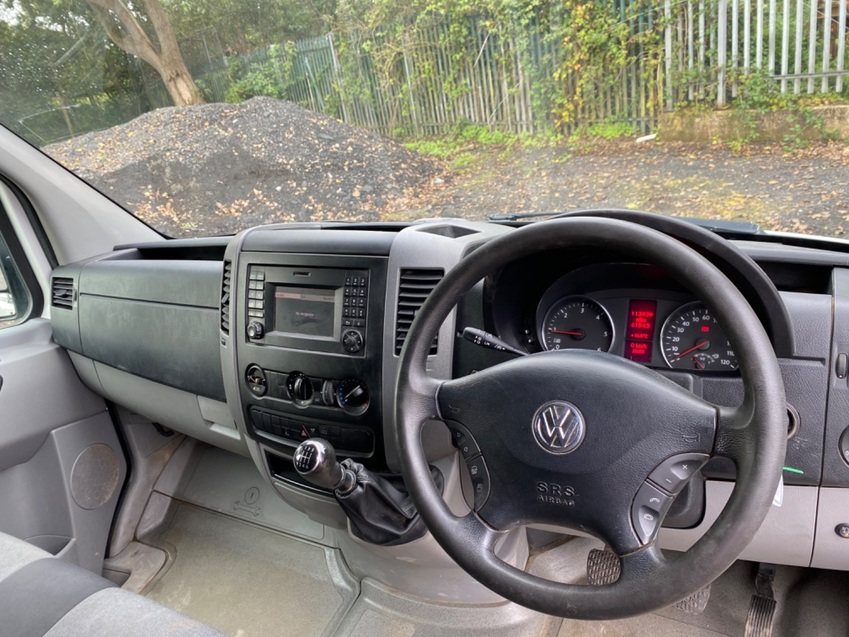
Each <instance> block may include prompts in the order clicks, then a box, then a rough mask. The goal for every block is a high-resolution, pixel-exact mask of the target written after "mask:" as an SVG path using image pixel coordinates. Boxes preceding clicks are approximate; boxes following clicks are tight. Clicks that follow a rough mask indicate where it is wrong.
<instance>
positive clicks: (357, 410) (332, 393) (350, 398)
mask: <svg viewBox="0 0 849 637" xmlns="http://www.w3.org/2000/svg"><path fill="white" fill-rule="evenodd" d="M245 383H246V384H247V387H248V389H249V390H250V392H251V394H253V395H254V396H256V397H257V398H262V397H264V396H268V397H270V398H276V399H278V400H284V401H287V402H291V403H293V404H294V405H296V406H297V407H309V406H311V405H316V406H321V407H330V408H331V409H341V410H343V411H345V412H346V413H348V414H351V415H355V416H359V415H361V414H363V413H365V411H366V410H367V409H368V407H369V403H370V398H369V392H368V388H367V387H366V384H365V383H364V382H363V381H361V380H357V379H356V378H344V379H341V380H335V379H329V378H315V377H312V376H308V375H307V374H304V373H303V372H299V371H292V372H278V371H273V370H268V369H263V368H262V367H260V366H259V365H249V366H248V368H247V370H246V371H245Z"/></svg>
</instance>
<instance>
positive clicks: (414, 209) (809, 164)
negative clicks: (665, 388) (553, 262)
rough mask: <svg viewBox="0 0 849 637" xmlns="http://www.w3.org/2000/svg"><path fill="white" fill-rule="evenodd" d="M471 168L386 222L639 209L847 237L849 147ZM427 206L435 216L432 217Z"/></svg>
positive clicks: (589, 154)
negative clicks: (429, 218) (549, 212)
mask: <svg viewBox="0 0 849 637" xmlns="http://www.w3.org/2000/svg"><path fill="white" fill-rule="evenodd" d="M473 152H475V153H478V155H482V156H479V160H478V161H477V162H476V163H475V164H474V165H473V167H472V168H470V169H468V170H467V171H464V172H462V173H460V174H455V175H454V176H453V177H451V176H450V175H449V176H448V177H447V178H446V180H445V181H444V182H443V183H441V184H440V183H438V182H437V183H433V184H431V186H429V187H428V188H427V190H426V191H425V192H423V193H422V196H421V197H420V198H419V200H417V201H415V202H405V203H406V205H407V207H408V208H407V210H404V209H401V208H395V209H391V210H389V211H387V212H385V213H384V217H386V218H415V217H417V216H421V215H423V214H427V215H428V216H436V215H444V216H459V217H467V218H482V217H486V216H487V215H489V214H492V213H498V212H537V211H542V212H544V211H565V210H574V209H579V208H601V207H618V208H635V209H642V210H649V211H653V212H660V213H664V214H671V215H678V216H704V217H718V218H724V219H742V220H748V221H752V222H755V223H757V224H759V225H760V226H761V227H763V228H764V229H767V230H781V231H790V232H803V233H815V234H825V235H829V236H840V237H849V145H847V144H845V143H832V144H822V145H814V146H810V147H808V148H805V149H800V150H796V151H793V152H789V153H788V152H785V151H783V150H782V149H779V148H763V147H755V148H752V149H749V151H748V152H732V151H731V150H728V149H726V148H722V147H719V146H712V145H698V144H660V143H655V142H648V143H643V144H637V143H635V142H634V141H633V140H627V141H621V142H613V143H603V144H596V145H589V146H584V147H582V148H575V147H572V148H570V147H567V146H562V147H558V148H553V149H542V150H539V149H533V150H522V151H519V152H514V153H511V154H508V153H505V152H503V151H500V152H499V151H493V150H491V149H489V150H477V151H473ZM428 208H429V210H428Z"/></svg>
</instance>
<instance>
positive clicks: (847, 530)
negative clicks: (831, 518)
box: [834, 522, 849, 540]
mask: <svg viewBox="0 0 849 637" xmlns="http://www.w3.org/2000/svg"><path fill="white" fill-rule="evenodd" d="M834 532H835V533H837V535H839V536H840V537H842V538H843V539H844V540H849V524H846V523H845V522H844V523H843V524H838V525H837V526H836V527H834Z"/></svg>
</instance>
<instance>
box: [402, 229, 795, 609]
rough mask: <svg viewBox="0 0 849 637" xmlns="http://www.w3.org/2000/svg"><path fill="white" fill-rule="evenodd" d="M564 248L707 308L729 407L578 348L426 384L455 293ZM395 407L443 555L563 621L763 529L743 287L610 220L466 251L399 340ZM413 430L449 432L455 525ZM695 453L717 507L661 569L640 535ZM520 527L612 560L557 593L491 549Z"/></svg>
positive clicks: (652, 524) (758, 423)
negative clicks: (713, 475) (631, 264)
mask: <svg viewBox="0 0 849 637" xmlns="http://www.w3.org/2000/svg"><path fill="white" fill-rule="evenodd" d="M570 247H597V248H600V249H607V250H614V251H618V252H620V253H624V254H627V255H630V256H633V257H634V258H635V259H637V260H639V261H644V262H648V263H654V264H656V265H658V266H660V267H662V268H663V269H664V270H665V271H666V272H667V273H668V274H670V275H671V276H673V277H675V278H676V279H677V280H678V281H679V282H680V283H681V284H683V285H684V286H685V287H687V288H688V289H689V290H690V291H691V292H692V293H693V294H694V295H696V297H697V298H699V299H700V300H701V301H703V302H704V303H705V304H706V305H708V307H710V309H711V311H712V312H713V313H714V315H715V316H716V317H717V318H718V320H719V322H720V324H721V325H722V327H723V329H724V330H725V333H726V334H727V336H728V338H729V340H730V341H731V344H732V346H733V347H734V350H735V352H736V353H737V357H738V360H739V364H740V374H741V376H742V379H743V385H744V390H745V397H744V400H743V403H742V405H741V406H739V407H736V408H728V407H720V406H717V405H713V404H711V403H708V402H706V401H704V400H702V399H701V398H699V397H697V396H695V395H694V394H692V393H690V392H689V391H687V390H685V389H684V388H682V387H680V386H679V385H677V384H675V383H673V382H672V381H671V380H669V379H667V378H665V377H663V376H661V375H660V374H658V373H657V372H655V371H653V370H651V369H648V368H646V367H643V366H642V365H639V364H637V363H634V362H631V361H628V360H625V359H623V358H621V357H618V356H614V355H611V354H606V353H601V352H595V351H585V350H560V351H548V352H541V353H537V354H532V355H530V356H525V357H522V358H517V359H514V360H511V361H508V362H505V363H501V364H498V365H495V366H493V367H490V368H488V369H485V370H482V371H480V372H478V373H475V374H472V375H470V376H466V377H463V378H458V379H455V380H448V381H438V380H435V379H433V378H431V377H430V376H428V375H427V373H426V371H425V363H426V359H427V355H428V350H429V349H430V346H431V343H432V342H433V339H434V337H435V335H436V334H437V331H438V329H439V327H440V325H441V324H442V322H443V321H444V320H445V318H446V317H447V316H448V314H449V312H450V311H451V309H452V308H453V307H454V306H455V305H456V304H457V303H458V302H459V301H460V299H461V298H462V296H463V295H464V294H465V293H466V292H467V291H468V290H470V289H471V288H472V287H473V286H474V285H475V284H476V283H477V282H479V281H480V280H481V279H483V278H484V277H485V276H487V275H489V274H492V273H494V272H495V271H497V269H498V268H499V267H501V266H502V265H504V264H505V263H508V262H510V261H512V260H514V259H518V258H521V257H524V256H527V255H530V254H533V253H535V252H538V251H543V250H550V249H558V248H560V249H563V248H570ZM395 410H396V423H397V425H396V426H397V430H396V435H397V444H398V451H399V454H400V460H401V469H402V473H403V476H404V480H405V482H406V485H407V487H408V489H409V491H410V494H411V496H412V499H413V501H414V503H415V505H416V507H417V508H418V511H419V513H420V514H421V516H422V519H423V520H424V523H425V525H426V526H427V528H428V529H429V530H430V531H431V533H432V534H433V536H434V538H435V539H436V540H437V542H438V543H439V544H440V545H441V546H442V548H443V549H444V550H445V551H446V552H447V553H448V554H449V555H450V556H451V557H452V558H453V559H454V560H455V561H456V562H457V563H458V564H459V565H460V566H461V567H462V568H463V569H464V570H465V571H467V572H468V573H469V574H470V575H471V576H472V577H474V578H475V579H477V580H478V581H479V582H481V583H482V584H484V585H485V586H487V587H488V588H490V589H491V590H493V591H495V592H496V593H498V594H500V595H501V596H503V597H505V598H507V599H509V600H512V601H514V602H516V603H518V604H521V605H523V606H526V607H528V608H531V609H534V610H537V611H540V612H543V613H547V614H550V615H558V616H561V617H570V618H576V619H615V618H620V617H628V616H631V615H636V614H640V613H645V612H648V611H651V610H655V609H658V608H662V607H665V606H668V605H670V604H673V603H675V602H677V601H679V600H680V599H683V598H685V597H687V596H688V595H691V594H692V593H694V592H696V591H697V590H699V589H700V588H702V587H703V586H705V585H707V584H708V583H710V582H712V581H713V580H714V579H716V578H717V577H718V576H719V575H720V574H721V573H722V572H723V571H724V570H725V569H727V568H728V567H729V566H730V565H731V564H732V563H733V562H734V560H735V559H736V558H737V556H738V555H739V554H740V553H741V552H742V550H743V549H744V548H745V547H746V546H747V544H748V543H749V542H750V541H751V539H752V537H753V536H754V534H755V532H756V531H757V530H758V528H759V527H760V525H761V523H762V522H763V519H764V517H765V516H766V514H767V511H768V510H769V507H770V504H771V502H772V499H773V496H774V494H775V490H776V487H777V485H778V481H779V477H780V475H781V470H782V465H783V461H784V454H785V447H786V423H785V418H786V406H785V399H784V386H783V383H782V379H781V373H780V371H779V367H778V362H777V360H776V357H775V354H774V352H773V348H772V345H771V344H770V341H769V339H768V337H767V335H766V333H765V332H764V329H763V326H762V325H761V323H760V321H759V320H758V318H757V316H756V315H755V313H754V312H753V311H752V309H751V307H750V306H749V305H748V303H747V302H746V300H745V299H744V297H743V296H742V294H741V293H740V292H739V291H738V290H737V288H736V287H734V285H733V284H732V283H731V282H730V281H729V280H728V279H727V278H726V277H725V275H723V274H722V273H721V272H720V271H719V270H718V269H717V268H716V267H714V266H713V265H712V264H711V263H710V262H709V261H708V260H707V259H705V258H704V257H703V256H701V255H699V254H698V253H696V252H694V251H693V250H692V249H690V248H689V247H687V246H686V245H685V244H683V243H681V242H679V241H677V240H675V239H672V238H670V237H668V236H667V235H664V234H662V233H660V232H657V231H655V230H652V229H650V228H647V227H644V226H640V225H637V224H634V223H630V222H625V221H619V220H615V219H603V218H589V217H586V218H571V219H558V220H551V221H545V222H540V223H535V224H532V225H528V226H524V227H522V228H520V229H518V230H515V231H513V232H510V233H507V234H505V235H503V236H501V237H499V238H496V239H494V240H492V241H490V242H488V243H486V244H485V245H483V246H481V247H479V248H478V249H477V250H475V251H474V252H472V253H471V254H469V255H468V256H466V257H465V258H464V259H463V260H462V261H461V262H460V263H459V264H458V265H457V266H456V267H454V268H453V269H452V270H451V271H450V272H448V274H447V275H446V276H445V278H444V279H443V280H442V281H441V282H440V283H439V285H438V286H437V287H436V288H435V289H434V291H433V292H432V293H431V294H430V295H429V297H428V299H427V300H426V302H425V303H424V305H423V306H422V308H421V310H420V311H419V312H418V314H417V316H416V318H415V320H414V321H413V324H412V326H411V328H410V331H409V333H408V334H407V339H406V342H405V344H404V348H403V350H402V352H401V360H400V365H399V372H398V379H397V384H396V388H395ZM429 419H436V420H441V421H444V422H445V423H446V424H447V425H448V427H449V429H451V431H452V435H453V436H454V437H455V440H457V441H458V442H459V445H458V446H459V448H460V449H461V450H462V451H463V455H464V457H465V459H466V463H467V466H468V467H469V471H470V474H471V477H472V485H473V490H474V507H473V510H472V511H471V512H470V513H469V514H467V515H465V516H462V517H460V516H456V515H454V514H453V513H452V512H451V511H450V510H449V508H448V507H447V506H446V504H445V502H444V501H443V499H442V496H441V495H440V493H439V492H438V491H437V490H436V488H435V487H434V485H433V482H432V479H431V474H430V470H429V468H428V463H427V460H426V458H425V454H424V450H423V447H422V442H421V428H422V425H423V423H424V422H425V421H426V420H429ZM712 456H723V457H726V458H731V459H732V460H733V461H734V463H735V464H736V468H737V478H736V483H735V486H734V489H733V492H732V494H731V497H730V499H729V500H728V502H727V504H726V506H725V508H724V509H723V511H722V513H721V514H720V516H719V518H718V519H717V520H716V522H715V523H714V524H713V525H712V526H711V528H710V529H709V530H708V531H707V532H706V533H705V534H704V535H703V536H702V538H701V539H700V540H699V541H698V542H697V543H696V544H695V545H694V546H693V547H691V548H690V549H689V550H688V551H686V552H685V553H682V554H680V555H678V556H677V557H676V558H675V559H668V558H667V557H665V556H664V555H663V554H662V553H661V551H660V549H659V547H658V546H657V543H656V539H655V538H656V534H657V531H658V529H659V527H660V523H661V521H662V519H663V516H664V515H665V513H666V511H667V510H668V508H669V505H670V503H671V502H672V500H673V498H674V496H675V495H676V494H677V493H678V492H679V491H680V490H681V488H683V486H684V484H685V483H686V481H687V479H688V478H689V477H690V476H691V475H692V474H693V473H694V472H695V471H696V470H698V469H699V468H700V467H701V466H702V464H703V463H704V462H706V461H707V460H708V459H709V458H710V457H712ZM534 523H536V524H553V525H559V526H563V527H567V528H572V529H578V530H581V531H583V532H586V533H589V534H591V535H594V536H596V537H598V538H600V539H601V540H603V541H604V542H605V543H606V544H607V545H608V546H609V547H610V548H611V549H612V550H613V551H614V552H615V553H616V554H617V555H618V556H619V560H620V567H621V568H620V576H619V579H618V580H617V581H616V582H614V583H612V584H606V585H601V586H582V585H574V584H563V583H558V582H554V581H551V580H547V579H543V578H539V577H537V576H534V575H531V574H529V573H527V572H525V571H522V570H520V569H517V568H515V567H513V566H511V565H509V564H507V563H505V562H504V561H502V560H501V559H499V558H498V557H497V556H496V553H495V547H496V544H497V543H498V541H499V539H500V538H501V537H502V536H503V535H504V534H505V533H506V532H507V531H508V530H509V529H511V528H515V527H517V526H521V525H528V524H534Z"/></svg>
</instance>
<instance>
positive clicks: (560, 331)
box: [549, 330, 584, 336]
mask: <svg viewBox="0 0 849 637" xmlns="http://www.w3.org/2000/svg"><path fill="white" fill-rule="evenodd" d="M549 331H550V332H551V333H552V334H566V335H568V336H584V333H583V332H582V331H580V330H578V331H576V332H570V331H567V330H549Z"/></svg>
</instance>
